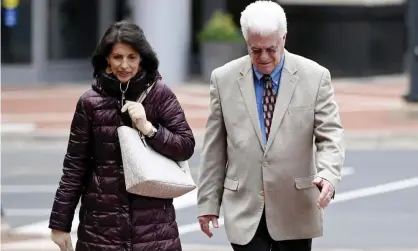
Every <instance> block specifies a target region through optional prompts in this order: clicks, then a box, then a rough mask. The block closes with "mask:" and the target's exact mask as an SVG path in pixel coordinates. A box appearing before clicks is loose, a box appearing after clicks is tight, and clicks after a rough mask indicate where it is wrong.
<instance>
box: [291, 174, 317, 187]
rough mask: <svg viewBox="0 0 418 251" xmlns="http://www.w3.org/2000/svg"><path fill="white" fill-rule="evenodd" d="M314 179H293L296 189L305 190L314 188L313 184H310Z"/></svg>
mask: <svg viewBox="0 0 418 251" xmlns="http://www.w3.org/2000/svg"><path fill="white" fill-rule="evenodd" d="M314 179H315V176H309V177H299V178H295V186H296V189H307V188H311V187H314V186H315V184H313V183H312V181H313V180H314Z"/></svg>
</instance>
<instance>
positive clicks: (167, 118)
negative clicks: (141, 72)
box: [49, 74, 195, 251]
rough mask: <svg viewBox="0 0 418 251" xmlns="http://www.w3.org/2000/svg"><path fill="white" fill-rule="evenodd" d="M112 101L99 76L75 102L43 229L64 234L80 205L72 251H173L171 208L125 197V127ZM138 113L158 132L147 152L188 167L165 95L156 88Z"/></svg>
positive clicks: (190, 141)
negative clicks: (120, 135) (122, 128)
mask: <svg viewBox="0 0 418 251" xmlns="http://www.w3.org/2000/svg"><path fill="white" fill-rule="evenodd" d="M141 82H143V81H142V80H132V81H131V83H130V87H129V88H128V91H127V93H126V98H127V99H128V100H136V99H137V98H138V97H139V95H140V93H141V92H142V91H143V90H144V89H145V84H144V83H141ZM120 100H121V91H120V89H119V83H118V82H117V81H116V80H115V79H112V78H110V77H109V76H107V75H106V74H102V75H101V76H100V77H98V78H97V79H95V81H94V82H93V85H92V89H90V90H88V91H87V92H86V93H84V94H83V95H82V96H81V97H80V99H79V101H78V103H77V106H76V111H75V114H74V118H73V121H72V124H71V133H70V138H69V144H68V149H67V154H66V155H65V159H64V169H63V175H62V178H61V181H60V184H59V188H58V190H57V193H56V196H55V201H54V204H53V208H52V213H51V217H50V223H49V227H50V228H51V229H56V230H62V231H66V232H70V231H71V225H72V220H73V218H74V211H75V208H76V206H77V204H78V202H79V199H80V197H81V208H80V213H79V218H80V224H79V227H78V241H77V244H76V251H148V250H149V251H158V250H161V251H169V250H170V251H179V250H181V244H180V239H179V233H178V228H177V223H176V214H175V210H174V207H173V204H172V200H171V199H157V198H149V197H142V196H138V195H133V194H129V193H127V192H126V188H125V182H124V174H123V166H122V159H121V152H120V146H119V141H118V136H117V128H118V126H120V125H131V123H132V122H131V121H130V118H129V115H127V114H122V113H121V104H120ZM143 105H144V108H145V111H146V114H147V119H148V120H149V121H150V122H151V123H152V124H153V125H154V126H155V127H156V128H157V129H158V131H157V133H156V135H155V136H154V138H152V139H149V140H148V144H149V145H151V146H152V147H153V148H154V149H155V150H156V151H158V152H160V153H161V154H164V155H166V156H168V157H170V158H171V159H174V160H187V159H189V158H190V157H191V156H192V155H193V152H194V147H195V140H194V137H193V133H192V131H191V129H190V126H189V125H188V123H187V121H186V119H185V115H184V112H183V109H182V108H181V106H180V104H179V102H178V100H177V98H176V96H175V95H174V93H173V92H172V91H171V90H170V88H169V87H168V86H166V85H165V84H163V83H162V82H161V80H158V81H157V83H156V85H155V87H154V88H153V89H152V90H151V92H150V93H149V94H148V96H147V98H146V99H145V100H144V101H143Z"/></svg>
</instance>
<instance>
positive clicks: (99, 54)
mask: <svg viewBox="0 0 418 251" xmlns="http://www.w3.org/2000/svg"><path fill="white" fill-rule="evenodd" d="M116 43H124V44H128V45H130V46H132V48H133V49H134V50H136V51H137V52H138V53H139V55H140V56H141V63H140V65H141V68H142V70H144V71H145V72H146V74H147V78H148V79H154V78H155V77H156V76H157V74H158V65H159V61H158V58H157V54H156V53H155V51H154V50H153V49H152V47H151V45H150V44H149V43H148V41H147V39H146V37H145V34H144V31H143V30H142V29H141V28H140V27H139V26H138V25H136V24H133V23H130V22H127V21H120V22H116V23H114V24H112V25H111V26H110V27H109V28H108V29H107V31H106V32H105V33H104V35H103V37H102V39H100V42H99V44H98V45H97V47H96V50H95V51H94V53H93V57H92V59H91V63H92V65H93V76H94V77H97V76H98V75H99V74H100V73H101V72H103V71H104V70H105V69H106V68H107V66H108V63H107V60H106V58H107V57H108V56H109V54H110V53H111V51H112V48H113V45H115V44H116Z"/></svg>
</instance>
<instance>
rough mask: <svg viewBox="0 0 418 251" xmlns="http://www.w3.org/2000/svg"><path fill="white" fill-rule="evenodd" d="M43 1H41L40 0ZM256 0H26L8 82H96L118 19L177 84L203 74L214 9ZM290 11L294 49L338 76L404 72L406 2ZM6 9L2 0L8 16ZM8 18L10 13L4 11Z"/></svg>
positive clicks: (301, 6)
mask: <svg viewBox="0 0 418 251" xmlns="http://www.w3.org/2000/svg"><path fill="white" fill-rule="evenodd" d="M35 2H36V4H35ZM250 2H253V0H240V1H236V0H175V1H173V0H88V1H86V0H36V1H34V0H20V1H19V5H18V7H17V8H16V10H17V13H16V14H17V16H16V20H17V22H16V24H15V25H14V26H11V27H9V26H7V23H5V22H4V20H2V25H1V37H2V38H1V43H2V44H1V64H2V66H1V70H2V72H1V79H2V84H3V85H8V84H11V85H36V84H40V83H45V82H46V83H57V84H59V83H63V82H67V83H68V82H78V81H83V82H86V81H90V79H91V77H92V68H91V65H90V61H89V59H90V56H91V54H92V52H93V50H94V49H95V47H96V45H97V42H98V41H99V39H100V37H101V36H102V34H103V32H104V31H105V30H106V28H107V27H108V26H109V24H111V23H113V22H114V21H117V20H122V19H130V20H133V21H135V22H136V23H138V24H139V25H140V26H141V27H142V28H143V29H144V31H145V34H146V36H147V38H148V39H149V40H150V42H151V44H152V46H153V47H154V49H155V50H156V51H157V53H158V56H159V58H160V61H161V72H162V74H163V76H164V78H165V79H166V80H167V81H168V82H169V83H172V84H180V83H182V82H184V81H185V80H187V79H188V77H189V76H192V75H199V74H200V59H199V55H200V46H199V42H198V41H197V39H196V34H197V33H198V32H199V30H200V29H201V28H202V26H203V24H204V23H205V21H206V20H208V19H209V18H210V15H211V14H212V13H213V11H215V10H217V9H223V10H226V11H228V12H230V13H232V14H233V16H234V20H235V22H236V23H237V24H239V16H240V13H241V11H242V10H243V9H244V8H245V6H246V5H248V4H249V3H250ZM278 2H279V3H280V4H282V5H283V7H284V8H285V11H286V13H287V16H288V21H289V34H288V41H287V48H288V49H289V50H290V51H292V52H294V53H297V54H300V55H303V56H306V57H308V58H312V59H313V60H316V61H318V62H319V63H321V64H324V65H325V66H326V67H328V68H330V70H331V72H332V73H333V74H334V75H335V76H364V75H373V74H389V73H397V72H402V71H403V70H404V63H403V62H404V61H405V60H404V55H405V50H406V40H407V39H406V34H405V33H406V28H405V22H404V19H405V10H404V8H405V7H404V5H405V1H402V0H376V1H370V0H369V1H365V0H339V1H338V4H336V1H332V0H278ZM3 11H4V8H3V6H2V14H3ZM2 16H3V15H2Z"/></svg>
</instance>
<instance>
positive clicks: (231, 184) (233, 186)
mask: <svg viewBox="0 0 418 251" xmlns="http://www.w3.org/2000/svg"><path fill="white" fill-rule="evenodd" d="M238 183H239V182H238V179H231V178H228V177H226V178H225V181H224V188H226V189H228V190H231V191H236V190H237V189H238Z"/></svg>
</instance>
